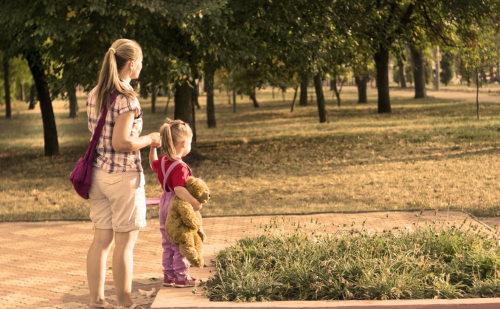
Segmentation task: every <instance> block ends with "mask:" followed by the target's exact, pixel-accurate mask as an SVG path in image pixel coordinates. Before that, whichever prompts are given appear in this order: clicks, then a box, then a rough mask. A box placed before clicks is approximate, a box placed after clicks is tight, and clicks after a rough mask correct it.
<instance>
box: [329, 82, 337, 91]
mask: <svg viewBox="0 0 500 309" xmlns="http://www.w3.org/2000/svg"><path fill="white" fill-rule="evenodd" d="M335 84H336V82H335V80H334V79H330V91H334V89H333V88H334V87H335Z"/></svg>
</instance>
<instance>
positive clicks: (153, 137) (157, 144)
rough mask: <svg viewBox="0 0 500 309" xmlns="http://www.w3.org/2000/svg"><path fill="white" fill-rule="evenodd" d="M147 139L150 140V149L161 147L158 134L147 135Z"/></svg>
mask: <svg viewBox="0 0 500 309" xmlns="http://www.w3.org/2000/svg"><path fill="white" fill-rule="evenodd" d="M148 136H149V138H151V144H150V146H151V147H156V148H160V147H161V136H160V133H159V132H153V133H149V134H148Z"/></svg>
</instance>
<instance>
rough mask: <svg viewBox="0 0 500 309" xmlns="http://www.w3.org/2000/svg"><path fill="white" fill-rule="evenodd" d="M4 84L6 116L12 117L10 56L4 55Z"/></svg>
mask: <svg viewBox="0 0 500 309" xmlns="http://www.w3.org/2000/svg"><path fill="white" fill-rule="evenodd" d="M2 64H3V86H4V88H5V118H11V117H12V109H11V105H10V104H11V103H10V76H9V58H7V56H6V55H5V54H4V56H3V63H2Z"/></svg>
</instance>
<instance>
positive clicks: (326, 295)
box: [205, 224, 500, 301]
mask: <svg viewBox="0 0 500 309" xmlns="http://www.w3.org/2000/svg"><path fill="white" fill-rule="evenodd" d="M317 230H318V231H319V229H317ZM266 232H267V233H266V235H265V236H261V237H257V238H245V239H242V240H240V241H239V242H237V244H236V245H234V246H232V247H229V248H227V249H226V250H223V251H221V252H219V253H218V255H217V257H216V259H215V261H214V263H215V266H216V272H215V274H213V275H214V276H213V277H212V278H210V279H209V280H208V281H207V282H206V285H205V291H206V292H205V293H206V295H207V296H208V297H209V298H210V299H211V300H214V301H279V300H347V299H360V300H373V299H422V298H448V299H452V298H465V297H498V296H500V248H499V246H498V242H497V239H496V238H495V237H492V236H491V235H490V234H487V233H484V232H482V231H480V230H478V229H477V227H474V226H468V227H466V226H442V225H441V226H440V225H436V224H432V225H428V226H426V227H425V228H419V229H416V230H415V231H410V230H396V231H384V232H382V233H371V232H369V231H367V230H365V229H361V230H357V229H351V230H347V231H339V232H337V233H335V234H316V233H312V235H307V234H306V233H304V232H301V231H300V229H299V228H297V229H296V231H295V232H294V233H292V234H288V235H276V234H274V235H273V233H276V231H273V230H271V229H269V228H267V227H266Z"/></svg>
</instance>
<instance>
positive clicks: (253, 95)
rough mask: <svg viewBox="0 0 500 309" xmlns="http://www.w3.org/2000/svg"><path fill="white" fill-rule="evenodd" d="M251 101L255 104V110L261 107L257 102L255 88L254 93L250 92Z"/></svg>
mask: <svg viewBox="0 0 500 309" xmlns="http://www.w3.org/2000/svg"><path fill="white" fill-rule="evenodd" d="M250 99H251V100H252V102H253V107H255V108H257V107H259V102H257V97H256V95H255V88H253V89H252V91H251V92H250Z"/></svg>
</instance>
